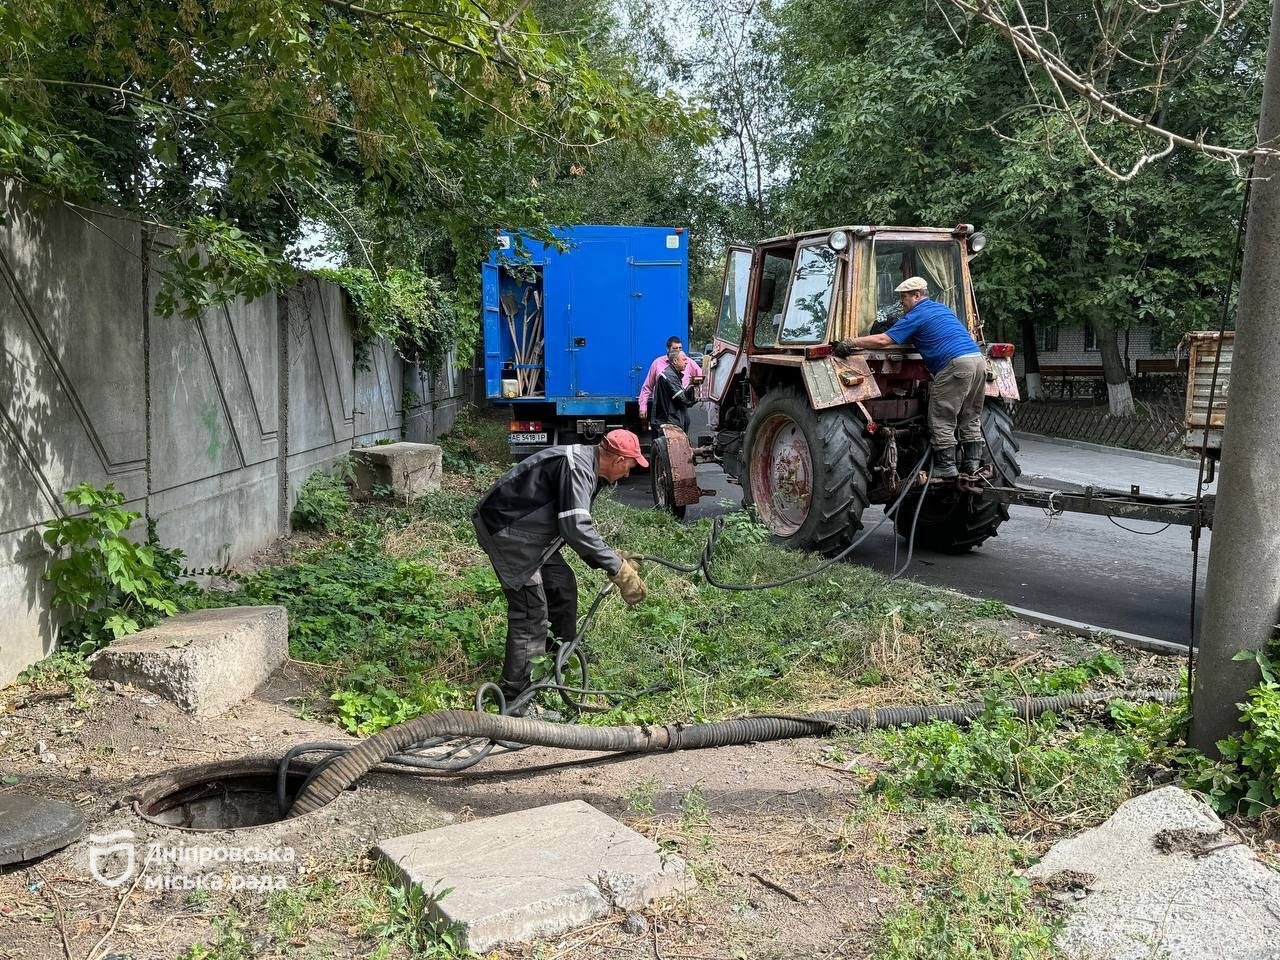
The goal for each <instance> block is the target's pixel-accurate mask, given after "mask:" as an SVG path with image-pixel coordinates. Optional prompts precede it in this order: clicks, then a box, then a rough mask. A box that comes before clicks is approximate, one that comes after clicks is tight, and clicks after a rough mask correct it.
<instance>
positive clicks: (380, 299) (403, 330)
mask: <svg viewBox="0 0 1280 960" xmlns="http://www.w3.org/2000/svg"><path fill="white" fill-rule="evenodd" d="M316 274H317V275H318V276H321V277H326V278H328V279H330V280H332V281H333V282H334V283H337V284H339V285H340V286H341V287H342V288H343V289H344V290H346V291H347V293H348V294H349V295H350V296H351V299H352V301H353V302H354V304H355V308H356V321H357V326H356V353H357V359H358V360H359V359H360V357H361V355H362V354H367V352H368V344H369V343H370V342H371V341H373V340H377V339H378V338H386V340H387V341H388V342H389V343H390V344H391V345H392V346H393V347H394V348H395V350H396V352H397V353H398V354H399V355H400V356H401V357H403V358H404V359H405V360H408V361H410V362H411V363H421V364H423V365H424V366H425V367H426V368H427V369H429V370H435V369H437V368H439V366H440V365H441V364H442V363H443V362H444V359H445V357H446V355H447V354H448V352H449V351H450V350H451V349H454V348H455V347H456V349H457V355H456V361H457V363H459V364H460V365H463V366H465V365H466V364H467V363H469V362H470V361H471V357H472V355H473V353H474V350H475V343H476V338H477V336H478V334H479V332H480V327H479V315H478V314H477V313H476V312H475V311H474V310H460V309H459V308H458V306H457V304H455V303H454V301H453V299H452V298H451V297H450V296H449V295H448V294H446V293H445V292H444V290H443V289H442V288H441V286H440V283H439V282H438V281H436V280H434V279H432V278H431V277H428V276H426V275H425V274H423V273H422V272H421V271H420V270H418V269H416V268H409V269H400V268H392V269H390V270H388V271H387V272H386V275H385V276H381V277H379V276H375V275H374V273H373V272H372V271H371V270H369V269H368V268H365V267H345V268H343V269H340V270H317V271H316Z"/></svg>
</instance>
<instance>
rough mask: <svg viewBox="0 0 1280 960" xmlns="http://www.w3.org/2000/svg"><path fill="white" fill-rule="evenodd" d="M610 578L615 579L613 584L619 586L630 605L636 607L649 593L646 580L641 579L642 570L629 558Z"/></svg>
mask: <svg viewBox="0 0 1280 960" xmlns="http://www.w3.org/2000/svg"><path fill="white" fill-rule="evenodd" d="M609 579H610V580H612V581H613V585H614V586H615V587H617V588H618V592H619V593H620V594H622V599H623V600H625V601H627V606H629V607H634V606H635V605H636V604H637V603H639V602H640V601H641V600H643V599H644V598H645V596H646V594H647V593H648V591H647V590H646V589H645V586H644V581H643V580H641V579H640V572H639V571H638V570H637V569H636V568H635V566H634V564H632V563H631V561H629V560H623V561H622V566H621V568H619V570H618V572H617V573H615V574H614V575H613V576H612V577H610V578H609Z"/></svg>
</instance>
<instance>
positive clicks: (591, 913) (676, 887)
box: [376, 800, 694, 952]
mask: <svg viewBox="0 0 1280 960" xmlns="http://www.w3.org/2000/svg"><path fill="white" fill-rule="evenodd" d="M376 851H377V853H378V855H379V856H381V857H383V858H384V859H386V860H388V861H390V862H391V863H392V864H393V865H394V866H395V867H396V869H397V870H399V872H400V873H401V875H402V878H403V881H404V882H405V883H411V884H415V885H417V886H418V887H420V888H421V889H422V890H423V892H425V893H427V894H431V893H432V892H433V891H435V892H436V893H437V894H438V893H439V892H440V891H442V890H446V889H450V888H451V892H450V893H448V894H447V895H446V896H444V897H442V898H440V899H439V900H438V901H436V902H435V903H434V904H433V908H432V909H433V911H434V913H435V917H436V919H437V921H439V922H443V923H446V924H450V925H454V926H456V928H457V929H458V931H459V933H460V934H461V935H462V936H461V939H463V940H465V944H466V946H467V947H468V948H469V949H471V950H475V951H479V952H483V951H486V950H489V949H492V948H493V947H495V946H497V945H498V944H503V943H523V942H527V941H529V940H534V939H538V938H540V937H549V936H554V935H556V934H559V933H563V932H564V931H566V930H571V929H573V928H574V927H576V926H579V925H581V924H584V923H587V922H589V921H591V920H594V919H598V918H599V917H604V916H607V915H608V914H609V913H611V912H613V911H614V910H639V909H641V908H643V907H644V905H645V904H647V903H648V902H649V901H651V900H655V899H658V898H660V897H667V896H671V895H672V894H676V893H681V892H683V891H686V890H689V889H691V888H692V887H693V885H694V881H693V879H692V877H690V876H688V874H687V873H686V870H685V864H684V861H683V860H681V859H680V858H679V857H676V856H673V855H668V854H666V853H664V852H663V851H661V850H660V849H659V848H658V845H657V844H655V843H653V842H652V841H651V840H648V839H646V838H645V837H642V836H641V835H640V834H638V833H636V832H635V831H634V830H631V829H630V828H628V827H625V826H623V825H622V824H620V823H618V822H617V821H616V820H614V819H613V818H611V817H609V816H607V815H605V814H603V813H601V812H600V811H599V810H597V809H596V808H595V807H593V806H591V805H590V804H588V803H586V802H584V801H582V800H570V801H568V802H567V803H556V804H552V805H550V806H545V807H535V808H533V809H532V810H522V811H520V812H518V813H508V814H505V815H503V816H500V817H490V818H488V819H485V820H474V821H472V822H470V823H459V824H453V825H451V826H447V827H441V828H439V829H437V830H427V831H425V832H423V833H414V834H409V835H407V836H403V837H394V838H392V839H390V840H383V841H381V842H380V843H379V844H378V846H377V848H376Z"/></svg>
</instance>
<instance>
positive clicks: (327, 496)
mask: <svg viewBox="0 0 1280 960" xmlns="http://www.w3.org/2000/svg"><path fill="white" fill-rule="evenodd" d="M350 475H351V464H350V461H349V460H345V459H344V460H340V461H338V463H337V464H335V465H334V467H333V469H332V472H326V471H324V470H317V471H316V472H315V473H313V474H311V476H309V477H307V479H306V482H304V483H303V484H302V488H301V489H300V490H299V491H298V501H297V503H295V504H294V505H293V513H292V514H291V515H290V521H291V522H292V524H293V526H294V529H297V530H328V531H336V530H337V529H338V528H339V527H340V526H341V525H342V523H343V521H345V520H346V518H347V516H348V514H349V513H350V512H351V494H350V492H349V491H348V489H347V482H348V480H350Z"/></svg>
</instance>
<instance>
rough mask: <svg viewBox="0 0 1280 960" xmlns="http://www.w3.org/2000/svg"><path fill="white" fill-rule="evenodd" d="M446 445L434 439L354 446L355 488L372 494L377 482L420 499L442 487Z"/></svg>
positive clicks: (406, 497) (398, 493) (409, 496)
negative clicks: (444, 446)
mask: <svg viewBox="0 0 1280 960" xmlns="http://www.w3.org/2000/svg"><path fill="white" fill-rule="evenodd" d="M443 457H444V452H443V449H442V448H441V447H439V446H437V445H436V444H434V443H407V442H404V441H401V442H400V443H387V444H383V445H381V446H376V447H361V448H360V449H358V450H353V451H352V453H351V459H352V461H353V463H354V465H355V485H356V489H357V490H358V491H359V492H360V493H363V494H365V495H368V494H371V493H372V492H373V488H374V487H375V486H378V485H383V486H387V487H390V488H391V490H392V492H393V493H394V494H395V495H396V496H397V497H403V498H404V499H405V500H406V501H408V500H417V499H418V498H419V497H422V496H426V495H427V494H428V493H435V492H437V491H438V490H439V489H440V480H441V478H442V477H443V476H444V466H443Z"/></svg>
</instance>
